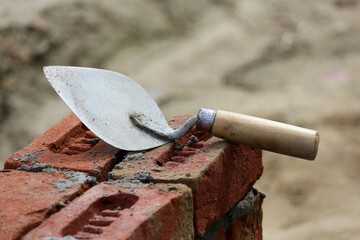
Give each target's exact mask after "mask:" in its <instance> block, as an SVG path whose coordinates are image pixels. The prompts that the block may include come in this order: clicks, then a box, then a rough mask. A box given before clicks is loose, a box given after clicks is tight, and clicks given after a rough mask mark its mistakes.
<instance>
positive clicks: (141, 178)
mask: <svg viewBox="0 0 360 240" xmlns="http://www.w3.org/2000/svg"><path fill="white" fill-rule="evenodd" d="M152 179H153V176H151V174H150V173H149V172H140V173H137V174H136V175H135V176H133V177H131V178H121V179H116V180H109V181H107V182H106V183H107V184H110V185H116V186H121V187H126V188H144V187H147V186H150V185H152V184H153V183H152V182H151V180H152Z"/></svg>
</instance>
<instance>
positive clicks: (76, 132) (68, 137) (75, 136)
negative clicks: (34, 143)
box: [47, 123, 100, 155]
mask: <svg viewBox="0 0 360 240" xmlns="http://www.w3.org/2000/svg"><path fill="white" fill-rule="evenodd" d="M99 141H100V139H99V138H98V137H97V136H96V135H95V134H94V133H93V132H91V131H90V130H89V129H88V128H87V127H86V126H85V125H84V124H82V123H80V124H77V125H75V126H74V127H73V128H70V129H69V130H68V131H67V132H66V133H64V134H63V135H62V136H59V138H57V139H56V140H55V141H52V142H50V143H48V144H47V147H48V148H49V150H50V151H52V152H54V153H62V154H67V155H75V154H79V153H82V152H86V151H88V150H90V149H91V148H92V147H94V146H95V145H96V144H97V143H98V142H99Z"/></svg>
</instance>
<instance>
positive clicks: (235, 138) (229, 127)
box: [212, 110, 319, 160]
mask: <svg viewBox="0 0 360 240" xmlns="http://www.w3.org/2000/svg"><path fill="white" fill-rule="evenodd" d="M212 134H213V135H214V136H217V137H221V138H224V139H226V140H229V141H231V142H235V143H241V144H245V145H249V146H252V147H255V148H261V149H264V150H267V151H271V152H276V153H281V154H285V155H289V156H293V157H298V158H303V159H307V160H314V159H315V157H316V154H317V150H318V145H319V134H318V132H317V131H314V130H310V129H306V128H301V127H296V126H293V125H289V124H284V123H280V122H275V121H271V120H266V119H262V118H257V117H252V116H247V115H243V114H238V113H232V112H226V111H220V110H219V111H217V114H216V118H215V122H214V125H213V128H212Z"/></svg>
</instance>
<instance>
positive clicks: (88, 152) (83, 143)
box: [4, 114, 122, 181]
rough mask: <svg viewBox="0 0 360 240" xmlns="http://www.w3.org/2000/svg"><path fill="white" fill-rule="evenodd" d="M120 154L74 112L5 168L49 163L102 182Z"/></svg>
mask: <svg viewBox="0 0 360 240" xmlns="http://www.w3.org/2000/svg"><path fill="white" fill-rule="evenodd" d="M121 154H122V152H121V151H120V150H118V149H117V148H114V147H112V146H110V145H109V144H107V143H105V142H104V141H102V140H99V139H98V138H97V136H96V135H94V134H93V133H92V132H91V131H89V130H88V129H87V128H86V126H85V125H84V124H83V123H82V122H81V121H80V120H79V119H78V118H77V117H76V116H75V115H74V114H71V115H69V116H68V117H66V118H64V119H63V120H61V121H60V122H59V123H58V124H56V125H54V126H53V127H52V128H50V129H49V130H48V131H47V132H46V133H45V134H44V135H42V136H40V137H39V138H36V139H35V140H34V141H33V142H31V144H30V145H29V146H27V147H26V148H24V149H22V150H20V151H19V152H17V153H15V154H14V155H12V156H11V157H10V158H9V159H7V160H6V162H5V165H4V168H5V169H17V168H18V167H20V166H21V165H34V164H39V163H40V164H49V165H51V166H53V167H56V168H62V169H69V170H73V171H81V172H86V173H88V174H90V175H92V176H96V177H98V180H99V181H102V180H105V179H106V178H107V172H109V171H110V170H111V169H112V167H113V166H114V165H115V163H116V162H117V161H118V157H119V155H121Z"/></svg>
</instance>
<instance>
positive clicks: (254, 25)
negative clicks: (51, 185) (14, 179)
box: [0, 0, 360, 239]
mask: <svg viewBox="0 0 360 240" xmlns="http://www.w3.org/2000/svg"><path fill="white" fill-rule="evenodd" d="M359 5H360V3H359V1H356V0H331V1H326V0H321V1H320V0H315V1H314V0H312V1H310V0H303V1H294V0H267V1H264V0H238V1H236V0H222V1H221V0H197V1H192V0H181V1H175V0H169V1H161V0H119V1H110V0H105V1H96V0H87V1H70V0H61V1H60V0H37V1H25V0H0V16H1V18H0V139H1V143H0V165H1V167H2V165H3V162H4V160H5V159H7V158H8V157H9V156H10V155H11V154H12V153H14V152H15V151H17V150H19V149H21V148H23V147H25V146H26V145H27V144H29V143H30V141H31V140H32V139H34V138H36V137H38V136H39V135H41V134H42V133H43V132H44V131H45V130H47V129H48V128H49V127H51V126H52V125H53V124H55V123H56V122H58V121H59V120H60V119H61V118H63V117H65V116H66V115H67V114H68V113H70V110H69V109H68V108H67V106H66V105H65V104H64V103H63V101H62V100H61V99H60V98H59V97H58V96H57V94H56V93H55V91H53V90H52V88H51V86H50V84H49V83H48V82H47V80H46V79H45V78H44V76H43V73H42V67H43V66H44V65H76V66H84V67H97V68H105V69H110V70H114V71H117V72H121V73H123V74H126V75H128V76H130V77H131V78H132V79H134V80H136V81H138V82H139V83H140V84H141V85H142V86H144V88H146V89H147V90H148V91H149V92H150V94H151V95H152V96H153V97H154V98H155V99H156V101H157V102H158V104H159V105H160V108H161V109H162V110H163V112H164V114H165V115H166V117H167V118H168V119H169V118H171V117H172V116H174V115H180V114H196V113H197V111H198V110H199V108H200V107H209V108H214V109H222V110H230V111H235V112H239V113H245V114H250V115H254V116H259V117H264V118H268V119H272V120H277V121H282V122H286V123H290V124H295V125H299V126H302V127H307V128H312V129H317V130H319V132H320V136H321V141H320V147H319V154H318V157H317V159H316V161H314V162H308V161H304V160H300V159H295V158H291V157H286V156H281V155H277V154H271V153H267V152H264V156H263V163H264V166H265V170H264V174H263V176H262V178H261V179H260V181H259V182H258V183H257V184H256V187H257V188H258V189H259V190H260V191H262V192H264V193H266V194H267V198H266V199H265V202H264V222H263V228H264V239H358V237H359V235H360V227H359V226H360V217H359V216H360V206H359V203H360V202H359V199H360V187H359V182H360V134H359V133H360V6H359Z"/></svg>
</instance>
